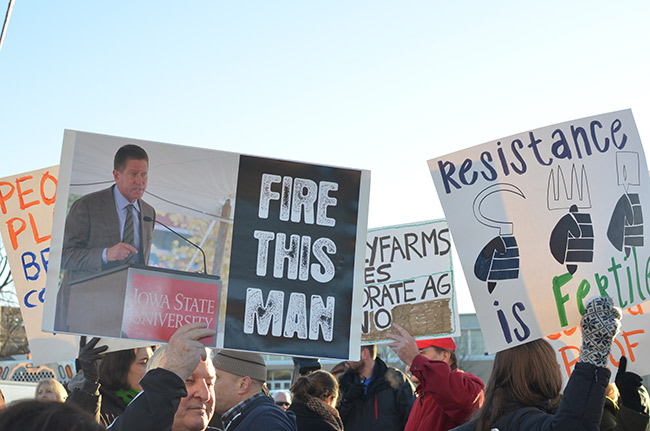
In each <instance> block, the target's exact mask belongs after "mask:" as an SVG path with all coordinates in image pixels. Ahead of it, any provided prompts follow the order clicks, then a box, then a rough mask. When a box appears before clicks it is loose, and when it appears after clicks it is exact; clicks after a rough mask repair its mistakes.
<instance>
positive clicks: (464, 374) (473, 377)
mask: <svg viewBox="0 0 650 431" xmlns="http://www.w3.org/2000/svg"><path fill="white" fill-rule="evenodd" d="M454 373H456V375H457V376H461V377H462V378H464V379H469V380H474V381H475V382H477V383H480V384H481V385H483V386H485V383H483V380H481V378H480V377H478V376H477V375H476V374H472V373H469V372H467V371H463V370H461V369H459V368H457V369H455V370H453V371H452V374H454Z"/></svg>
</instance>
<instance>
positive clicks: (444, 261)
mask: <svg viewBox="0 0 650 431" xmlns="http://www.w3.org/2000/svg"><path fill="white" fill-rule="evenodd" d="M393 322H397V323H399V324H400V325H401V326H402V327H404V328H405V329H406V330H407V331H408V332H409V333H410V334H411V335H413V336H414V337H416V338H419V339H422V338H435V337H453V336H458V335H460V325H459V321H458V307H457V304H456V293H455V290H454V277H453V272H452V263H451V238H450V235H449V228H448V227H447V222H446V221H445V220H434V221H425V222H418V223H409V224H404V225H399V226H389V227H382V228H377V229H369V230H368V238H367V240H366V268H365V274H364V296H363V324H362V333H363V336H362V341H363V342H365V343H378V342H379V343H381V342H388V341H390V340H389V339H387V338H386V336H385V334H386V332H390V328H391V325H392V323H393Z"/></svg>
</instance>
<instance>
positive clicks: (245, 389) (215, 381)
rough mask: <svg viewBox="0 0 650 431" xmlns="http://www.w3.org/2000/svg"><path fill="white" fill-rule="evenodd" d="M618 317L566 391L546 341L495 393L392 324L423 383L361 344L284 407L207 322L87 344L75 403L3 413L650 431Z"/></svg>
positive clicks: (8, 416)
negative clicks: (131, 340)
mask: <svg viewBox="0 0 650 431" xmlns="http://www.w3.org/2000/svg"><path fill="white" fill-rule="evenodd" d="M620 318H621V314H620V311H619V310H618V309H617V308H615V307H614V306H613V303H612V301H611V299H609V298H600V297H599V298H595V299H594V300H592V301H591V302H589V303H588V304H587V306H586V309H585V312H584V315H583V317H582V321H581V329H582V347H581V353H580V358H579V361H578V362H577V363H576V364H575V367H574V369H573V371H572V373H571V376H570V378H569V381H568V383H567V385H566V387H565V388H564V391H563V393H561V391H562V376H561V374H560V368H559V364H558V363H557V361H556V359H555V352H554V350H553V349H552V348H551V346H550V345H549V344H548V342H546V341H545V340H543V339H539V340H535V341H532V342H529V343H526V344H523V345H519V346H516V347H513V348H510V349H507V350H503V351H501V352H498V353H497V354H496V356H495V360H494V367H493V370H492V374H491V376H490V379H489V382H488V384H487V386H484V383H483V382H482V381H481V380H480V379H479V378H478V377H477V376H475V375H473V374H471V373H467V372H463V371H462V370H460V369H459V368H458V360H457V358H456V353H455V350H456V346H455V343H454V341H453V340H452V339H451V338H441V339H431V340H418V341H416V340H415V339H414V338H413V337H412V336H411V335H410V334H409V333H408V332H407V331H406V330H404V329H403V328H401V327H400V326H399V325H396V324H394V325H393V333H391V334H388V337H389V338H390V339H391V340H392V342H391V343H389V346H390V347H391V348H392V349H393V350H394V351H395V353H396V354H397V355H398V356H399V358H400V359H401V360H402V361H403V362H404V363H405V364H406V365H408V366H409V368H410V373H411V374H412V379H411V378H409V377H407V375H406V374H404V373H403V372H401V371H400V370H398V369H396V368H393V367H390V366H388V365H386V363H385V362H384V361H382V360H381V358H379V357H378V356H377V350H376V347H375V346H363V347H362V349H361V352H360V360H359V361H346V362H344V363H341V364H338V365H337V366H336V367H334V368H333V369H332V371H333V372H335V373H336V374H334V373H330V372H328V371H324V370H314V369H310V370H309V371H308V372H305V373H299V374H298V375H297V376H296V377H295V378H294V381H293V384H292V386H291V391H290V392H288V391H279V392H277V393H276V394H275V395H272V394H270V393H269V391H268V390H267V388H266V384H265V381H266V376H267V370H266V364H265V361H264V358H263V357H262V356H261V355H260V354H257V353H251V352H240V351H231V350H217V351H212V350H210V349H206V348H205V347H204V346H203V344H201V343H200V342H199V341H198V340H199V339H201V338H203V337H209V336H212V335H214V331H213V330H210V329H206V328H205V327H204V325H203V324H201V323H194V324H190V325H187V326H184V327H182V328H180V329H179V330H178V331H176V333H175V334H174V335H173V336H172V337H171V338H170V340H169V342H168V343H167V344H166V345H164V346H162V347H159V348H158V349H156V350H155V352H154V353H153V356H152V351H153V349H152V348H151V347H146V348H139V349H130V350H125V351H120V352H111V353H105V350H106V347H105V346H101V345H99V344H98V343H99V341H100V340H99V339H97V338H93V339H92V340H90V341H89V342H88V343H86V340H85V338H83V337H82V341H81V345H80V351H79V358H78V359H77V368H78V371H79V374H78V376H76V377H75V378H74V379H73V381H72V382H71V384H69V387H68V391H70V395H69V396H67V391H66V390H65V389H64V388H63V386H61V385H60V383H58V382H57V381H56V380H52V379H49V380H45V381H43V382H41V383H39V385H38V387H37V390H36V396H35V399H34V400H22V401H16V402H13V403H10V404H9V405H8V406H7V407H6V408H4V409H3V410H2V412H1V413H0V431H4V430H7V431H13V430H16V431H18V430H20V431H24V430H27V431H30V430H79V431H85V430H93V431H94V430H102V429H109V430H113V431H130V430H137V431H161V430H173V431H206V430H208V431H210V430H224V431H244V430H246V431H248V430H250V431H258V430H259V431H321V430H323V431H343V430H347V431H362V430H368V431H382V430H386V431H399V430H407V431H411V430H437V431H447V430H451V429H454V430H459V431H490V430H502V431H503V430H571V431H577V430H594V431H595V430H624V431H649V430H650V425H649V419H650V416H649V414H650V398H649V397H648V392H647V390H646V389H645V388H644V387H643V385H642V384H641V383H642V381H641V377H639V376H638V375H637V374H635V373H632V372H629V371H627V369H626V366H627V360H626V358H625V357H622V358H621V360H620V363H619V368H618V370H617V372H616V376H615V378H614V379H613V382H611V383H610V382H609V380H610V374H611V373H610V370H608V369H607V368H606V365H607V362H608V357H609V355H610V353H611V346H612V341H613V338H614V336H615V335H616V333H617V331H618V328H619V324H620ZM413 383H415V384H416V385H417V386H415V387H414V384H413ZM3 401H4V400H3ZM0 408H1V407H0Z"/></svg>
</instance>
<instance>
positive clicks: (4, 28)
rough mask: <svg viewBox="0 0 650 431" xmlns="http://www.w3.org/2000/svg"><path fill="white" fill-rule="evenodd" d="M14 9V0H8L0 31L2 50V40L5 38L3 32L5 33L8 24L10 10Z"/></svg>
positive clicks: (0, 47) (0, 46)
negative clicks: (0, 30) (0, 31)
mask: <svg viewBox="0 0 650 431" xmlns="http://www.w3.org/2000/svg"><path fill="white" fill-rule="evenodd" d="M13 10H14V0H9V7H8V8H7V14H6V15H5V22H4V24H2V33H0V50H2V42H4V40H5V34H7V26H9V18H11V11H13Z"/></svg>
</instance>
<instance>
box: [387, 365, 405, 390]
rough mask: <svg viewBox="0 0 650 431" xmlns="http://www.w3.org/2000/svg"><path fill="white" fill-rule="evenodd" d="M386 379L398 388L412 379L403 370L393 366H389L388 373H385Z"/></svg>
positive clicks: (394, 387)
mask: <svg viewBox="0 0 650 431" xmlns="http://www.w3.org/2000/svg"><path fill="white" fill-rule="evenodd" d="M384 380H386V381H387V382H388V384H389V385H390V387H391V388H393V389H395V390H397V389H398V388H399V387H400V386H402V385H404V384H409V385H410V381H409V380H408V378H407V377H406V374H404V373H403V372H402V371H401V370H399V369H397V368H393V367H388V369H387V370H386V374H384Z"/></svg>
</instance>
